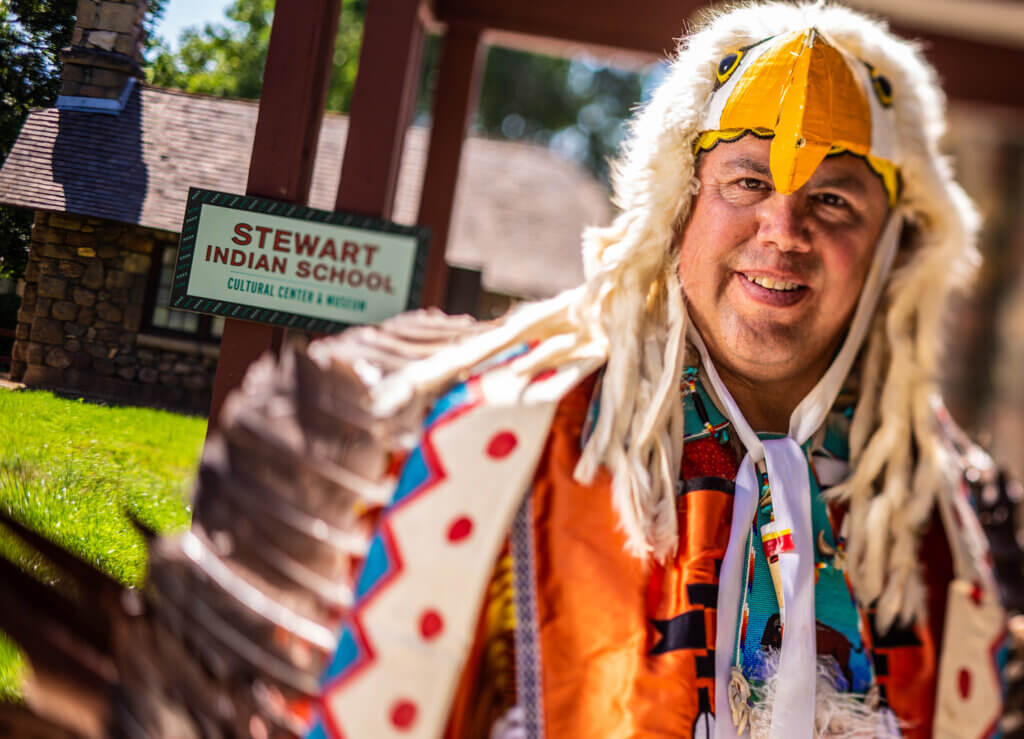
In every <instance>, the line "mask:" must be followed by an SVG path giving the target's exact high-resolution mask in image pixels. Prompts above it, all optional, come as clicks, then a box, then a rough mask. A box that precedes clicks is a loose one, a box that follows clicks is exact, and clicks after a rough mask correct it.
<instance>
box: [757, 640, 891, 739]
mask: <svg viewBox="0 0 1024 739" xmlns="http://www.w3.org/2000/svg"><path fill="white" fill-rule="evenodd" d="M777 667H778V652H769V653H768V654H767V655H766V660H765V672H766V674H768V675H769V677H768V678H767V679H766V680H765V681H764V682H763V683H762V684H760V685H758V686H756V687H755V686H750V695H751V698H752V700H753V701H754V703H753V705H752V706H751V708H750V713H749V717H748V721H749V725H750V737H751V739H767V737H770V736H771V724H772V708H773V706H774V701H775V688H776V685H777V682H778V676H777V673H776V668H777ZM838 672H839V670H838V666H837V664H836V661H835V659H834V658H833V657H819V658H818V675H817V682H816V685H815V696H814V698H815V700H814V735H815V737H828V738H829V739H870V738H872V737H876V738H877V739H888V738H889V737H893V738H894V739H895V738H896V737H900V736H902V734H901V732H900V730H899V724H898V722H897V721H896V719H895V716H894V715H893V714H892V712H891V711H889V710H888V709H886V708H880V707H878V706H877V697H875V700H874V702H875V703H876V705H871V703H872V696H871V694H869V696H861V695H858V694H856V693H847V692H844V691H842V690H840V689H839V687H838V686H839V684H840V682H839V678H838Z"/></svg>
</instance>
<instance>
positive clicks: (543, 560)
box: [311, 4, 1004, 739]
mask: <svg viewBox="0 0 1024 739" xmlns="http://www.w3.org/2000/svg"><path fill="white" fill-rule="evenodd" d="M942 102H943V101H942V96H941V93H940V92H939V90H938V88H937V85H936V83H935V79H934V72H933V71H932V70H931V69H930V67H928V66H927V65H926V63H925V62H924V61H923V60H922V58H921V57H920V55H919V54H918V52H917V51H916V50H915V48H914V47H913V46H912V45H910V44H908V43H906V42H903V41H900V40H898V39H896V38H894V37H893V36H891V35H890V34H888V32H886V31H885V30H884V28H883V27H882V26H881V25H880V24H878V23H876V22H874V21H871V20H869V19H867V18H865V17H863V16H861V15H859V14H856V13H853V12H851V11H849V10H846V9H844V8H840V7H835V6H824V5H822V4H816V5H807V6H796V5H783V4H767V5H758V6H750V7H745V8H740V9H735V10H731V11H729V12H726V13H723V14H721V15H718V16H717V17H713V18H710V19H709V20H708V21H707V22H706V23H705V24H703V25H702V26H701V28H700V30H698V31H697V32H695V33H694V34H692V35H691V36H689V37H688V38H686V39H685V40H684V41H683V43H682V45H681V47H680V51H679V54H678V56H677V58H676V59H675V60H674V62H673V64H672V68H671V71H670V73H669V75H668V77H667V79H666V81H665V82H664V84H663V85H662V86H661V88H660V89H659V90H658V91H657V92H656V93H655V95H654V97H653V99H652V100H651V102H650V103H649V104H648V105H647V106H646V107H645V109H644V110H643V111H642V112H641V113H640V114H639V115H638V117H637V119H636V121H635V122H634V124H633V127H632V136H631V138H630V140H629V142H628V144H627V146H626V149H625V153H624V156H623V158H622V161H621V162H620V163H619V166H618V168H617V169H616V171H615V178H614V185H615V195H616V199H617V202H618V204H619V206H620V207H621V209H622V212H621V214H620V215H619V216H618V218H617V219H616V220H615V222H614V223H613V224H612V225H611V226H608V227H607V228H599V229H591V230H589V231H587V232H586V234H585V235H584V262H585V270H586V275H587V281H586V283H585V284H584V285H583V286H581V287H580V288H578V289H576V290H573V291H570V292H568V293H566V294H563V295H561V296H559V297H557V298H554V299H552V300H550V301H547V302H544V303H538V304H534V305H530V306H526V307H524V308H523V309H521V310H520V311H518V312H516V313H514V314H512V315H510V316H508V317H507V318H505V319H504V320H502V321H501V322H499V323H498V325H497V326H496V327H493V328H491V329H490V330H488V331H486V332H484V333H482V334H479V335H476V336H474V337H472V338H470V339H468V340H467V341H465V342H463V343H461V344H459V345H457V346H455V347H453V348H452V349H450V350H447V351H445V352H442V353H441V354H439V355H437V356H434V357H431V358H430V359H426V360H424V361H421V362H417V363H413V364H411V365H409V366H408V367H406V368H404V369H402V370H399V371H398V372H395V373H394V374H392V375H391V376H389V377H387V378H386V379H385V380H384V381H383V382H381V383H380V384H379V385H378V386H377V387H376V388H375V389H374V398H375V402H376V412H377V413H378V414H380V415H381V416H382V417H384V416H387V415H388V414H390V413H394V412H396V411H397V410H399V409H402V408H407V407H409V403H410V400H411V399H416V398H423V397H433V396H435V395H436V394H437V393H438V392H441V391H444V392H445V394H444V395H443V397H442V398H441V400H440V401H438V403H437V404H435V406H434V408H433V410H432V411H431V412H430V414H429V416H428V417H427V419H426V421H425V422H424V426H423V431H422V434H421V435H420V437H419V439H418V442H417V445H416V446H415V447H414V448H413V449H412V451H411V452H410V453H409V456H408V458H407V459H406V461H405V464H404V468H403V471H402V472H401V474H400V475H399V476H398V479H397V483H396V490H395V493H394V496H393V499H392V503H391V505H390V506H389V508H388V509H387V510H386V511H385V513H384V514H383V516H382V518H381V520H380V525H379V528H378V533H377V535H376V537H375V538H374V540H373V543H372V544H371V546H370V549H369V552H368V554H367V558H366V562H365V564H364V566H363V570H362V574H361V575H360V576H359V578H358V581H357V584H356V587H355V596H356V602H355V606H354V607H353V609H352V611H351V613H350V614H349V616H348V617H347V619H346V623H345V628H344V630H343V632H342V636H341V640H340V644H339V647H338V651H337V654H336V656H335V659H334V661H333V662H332V664H331V665H330V667H329V668H328V670H327V671H326V674H325V676H324V695H323V699H322V704H321V717H320V721H319V723H318V724H317V725H316V728H315V729H314V730H313V732H312V734H311V736H317V737H319V736H347V737H351V736H358V737H363V736H367V737H369V736H373V737H384V736H436V735H440V734H442V733H444V734H446V735H448V736H485V735H487V734H488V733H490V735H491V736H494V737H518V736H544V735H547V736H555V737H584V736H587V737H589V736H686V737H689V736H702V737H705V736H707V737H709V736H714V737H735V736H744V735H747V734H749V735H751V736H755V737H760V736H772V737H786V739H791V738H792V739H796V737H811V736H864V737H867V736H901V735H907V736H922V737H923V736H931V735H933V734H934V735H941V736H988V735H990V732H991V731H993V730H994V727H995V721H996V720H997V719H998V716H999V711H1000V697H999V696H1000V689H1001V688H1000V684H999V678H998V664H997V662H998V660H999V659H1000V650H1001V649H1002V635H1003V633H1004V628H1003V620H1004V618H1003V612H1002V610H1001V608H1000V606H999V605H998V602H997V600H996V589H995V584H994V581H993V578H992V575H991V572H990V568H989V567H988V566H987V565H986V564H985V561H984V560H985V556H986V554H985V545H984V542H983V538H982V537H981V535H980V531H979V528H978V524H977V521H976V519H975V517H974V514H973V512H972V510H971V507H970V503H969V501H968V496H967V495H965V494H964V491H965V490H966V487H965V486H966V483H965V482H964V480H963V472H962V470H961V469H960V468H959V466H958V460H957V458H956V457H955V455H954V454H953V453H952V452H951V451H950V447H949V445H948V444H947V443H946V441H945V438H944V434H943V431H942V428H941V424H940V423H939V420H940V419H942V418H944V413H943V412H942V410H941V407H940V406H939V405H937V403H936V400H935V399H936V397H937V386H936V370H937V366H936V361H937V358H936V354H937V350H938V346H939V316H940V308H941V306H942V303H943V299H944V297H945V295H946V294H947V292H948V291H949V290H950V289H951V288H953V287H954V286H955V285H956V284H957V283H958V282H959V281H960V280H961V278H962V275H963V273H964V271H965V267H966V266H969V265H970V264H971V263H972V261H973V259H974V254H975V252H974V247H973V242H974V235H975V231H976V225H977V219H976V216H975V214H974V211H973V209H972V207H971V205H970V203H969V202H968V200H967V198H966V196H965V195H964V194H963V192H962V191H961V189H960V188H959V186H958V185H957V184H956V183H955V182H954V181H953V180H952V177H951V175H950V172H949V167H948V165H947V163H946V162H945V160H944V159H943V158H942V157H941V156H940V154H939V151H938V138H939V136H940V135H941V133H942V129H943V121H944V113H943V108H942ZM323 351H325V352H327V353H329V351H328V350H326V349H325V350H323ZM480 362H484V364H483V365H482V366H481V365H479V363H480ZM467 378H468V379H467ZM922 555H923V556H924V557H926V558H927V563H926V564H924V563H923V562H922ZM495 562H497V565H495Z"/></svg>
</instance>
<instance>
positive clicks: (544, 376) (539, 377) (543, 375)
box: [530, 367, 558, 382]
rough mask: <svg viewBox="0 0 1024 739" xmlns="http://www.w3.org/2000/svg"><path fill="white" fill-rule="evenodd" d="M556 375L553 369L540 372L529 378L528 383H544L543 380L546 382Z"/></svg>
mask: <svg viewBox="0 0 1024 739" xmlns="http://www.w3.org/2000/svg"><path fill="white" fill-rule="evenodd" d="M557 374H558V372H557V371H556V370H555V369H554V368H553V367H552V368H549V369H546V370H541V371H540V372H538V373H537V374H535V375H534V376H533V377H531V378H530V382H544V380H548V379H550V378H552V377H554V376H555V375H557Z"/></svg>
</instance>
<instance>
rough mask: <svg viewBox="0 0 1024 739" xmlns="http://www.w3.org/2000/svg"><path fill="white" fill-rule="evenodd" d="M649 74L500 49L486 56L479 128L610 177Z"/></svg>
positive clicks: (488, 133)
mask: <svg viewBox="0 0 1024 739" xmlns="http://www.w3.org/2000/svg"><path fill="white" fill-rule="evenodd" d="M645 78H646V77H645V73H642V72H636V71H630V70H622V69H617V68H614V67H608V66H604V65H600V64H597V63H595V62H592V61H590V60H588V59H586V58H574V59H565V58H558V57H550V56H542V55H538V54H529V53H527V52H524V51H518V50H515V49H508V48H503V47H498V46H494V47H491V48H490V49H489V50H488V52H487V65H486V67H485V69H484V77H483V88H482V90H481V95H480V105H479V108H478V110H477V118H476V126H477V129H478V130H479V131H480V132H482V133H484V134H486V135H488V136H494V137H497V138H506V139H523V140H527V141H532V142H534V143H537V144H541V145H545V146H550V147H551V148H552V149H554V150H556V151H558V152H559V153H561V154H563V155H564V156H566V157H567V158H569V159H574V160H576V161H579V162H580V163H581V164H583V165H584V166H585V167H586V168H587V169H589V170H590V171H591V172H593V173H594V174H596V175H597V176H598V177H600V178H602V179H604V178H606V177H607V160H608V158H609V157H610V156H611V155H613V154H614V153H615V151H616V149H617V148H618V146H619V143H620V141H621V138H622V131H623V121H624V120H625V119H626V118H628V117H629V113H630V109H631V106H633V105H634V104H635V103H636V102H637V101H638V100H640V98H641V96H642V94H643V91H644V81H645Z"/></svg>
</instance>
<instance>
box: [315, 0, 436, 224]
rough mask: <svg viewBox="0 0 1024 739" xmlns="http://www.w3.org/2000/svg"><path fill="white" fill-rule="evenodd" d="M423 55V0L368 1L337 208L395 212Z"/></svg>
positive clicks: (370, 212)
mask: <svg viewBox="0 0 1024 739" xmlns="http://www.w3.org/2000/svg"><path fill="white" fill-rule="evenodd" d="M422 56H423V24H422V23H421V21H420V18H419V0H378V1H376V2H370V3H367V4H366V18H365V20H364V26H363V48H362V51H361V52H360V55H359V74H358V75H357V77H356V83H355V88H354V89H353V91H352V111H351V116H350V117H349V124H348V138H347V139H346V142H345V159H344V161H343V162H342V166H341V182H340V183H339V184H338V197H337V201H336V206H335V207H336V208H337V210H348V211H355V212H357V213H363V214H365V215H370V216H377V217H379V218H389V217H390V216H391V211H392V210H393V208H394V202H395V189H396V186H397V182H398V169H399V165H400V164H401V162H402V146H403V144H404V142H405V133H406V130H407V129H408V127H409V123H410V121H411V119H412V111H413V105H414V104H415V98H416V88H417V85H418V83H419V74H420V62H421V60H422Z"/></svg>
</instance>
